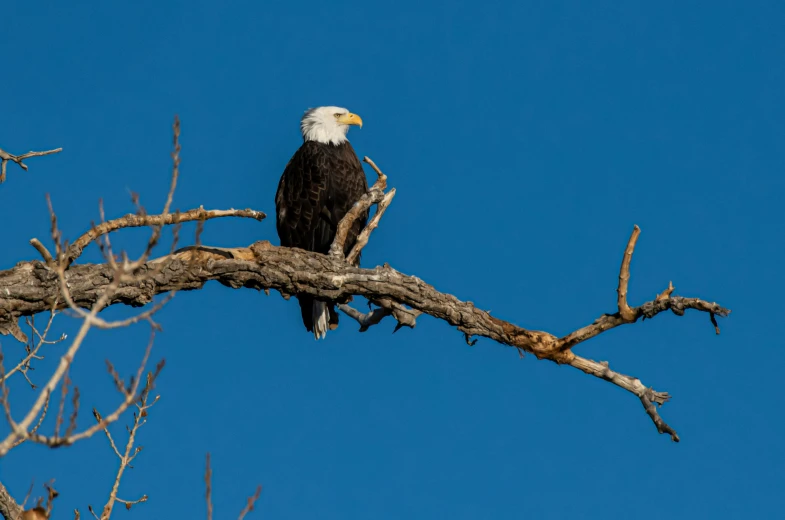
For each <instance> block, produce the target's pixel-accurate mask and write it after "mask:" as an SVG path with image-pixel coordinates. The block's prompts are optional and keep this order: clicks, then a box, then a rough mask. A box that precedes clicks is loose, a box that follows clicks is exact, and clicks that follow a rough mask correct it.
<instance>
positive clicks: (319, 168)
mask: <svg viewBox="0 0 785 520" xmlns="http://www.w3.org/2000/svg"><path fill="white" fill-rule="evenodd" d="M313 152H314V150H313V149H312V147H311V146H308V143H305V144H304V145H303V146H302V147H300V149H299V150H297V152H295V154H294V156H292V158H291V160H290V161H289V164H287V165H286V168H285V169H284V172H283V175H281V180H280V182H279V183H278V191H277V192H276V194H275V209H276V228H277V230H278V237H279V238H280V239H281V245H282V246H287V247H299V248H301V249H307V250H309V251H317V252H320V253H327V252H328V251H329V247H330V244H329V242H330V235H331V234H332V233H331V232H330V231H331V229H330V228H331V225H330V222H329V221H328V220H329V219H328V218H327V212H326V211H325V209H326V208H327V204H328V176H327V173H326V170H325V169H324V165H320V164H319V160H318V156H317V154H315V153H313ZM325 243H327V248H326V249H325V246H324V244H325Z"/></svg>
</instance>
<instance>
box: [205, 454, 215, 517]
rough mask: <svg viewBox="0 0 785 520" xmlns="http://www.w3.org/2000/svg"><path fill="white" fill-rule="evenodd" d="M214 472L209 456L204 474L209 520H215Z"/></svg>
mask: <svg viewBox="0 0 785 520" xmlns="http://www.w3.org/2000/svg"><path fill="white" fill-rule="evenodd" d="M212 477H213V470H212V469H211V468H210V454H209V453H208V454H207V469H205V472H204V485H205V493H204V496H205V499H206V500H207V520H213V500H212V493H213V484H212Z"/></svg>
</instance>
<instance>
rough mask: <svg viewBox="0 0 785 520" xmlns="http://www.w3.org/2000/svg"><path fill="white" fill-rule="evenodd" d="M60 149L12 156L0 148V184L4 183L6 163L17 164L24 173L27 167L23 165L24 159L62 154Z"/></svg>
mask: <svg viewBox="0 0 785 520" xmlns="http://www.w3.org/2000/svg"><path fill="white" fill-rule="evenodd" d="M62 151H63V149H62V148H55V149H54V150H46V151H45V152H27V153H23V154H22V155H14V154H10V153H8V152H6V151H5V150H3V149H2V148H0V184H2V183H3V182H5V174H6V166H7V165H8V161H13V162H15V163H16V164H18V165H19V166H20V167H21V168H22V169H23V170H24V171H27V165H26V164H25V163H23V162H22V161H24V160H25V159H28V158H30V157H41V156H43V155H51V154H53V153H58V152H62Z"/></svg>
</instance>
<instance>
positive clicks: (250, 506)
mask: <svg viewBox="0 0 785 520" xmlns="http://www.w3.org/2000/svg"><path fill="white" fill-rule="evenodd" d="M261 494H262V486H257V487H256V492H255V493H254V494H253V495H252V496H250V497H248V503H247V504H246V505H245V507H244V508H243V510H242V511H240V516H238V517H237V520H243V518H245V515H247V514H248V513H250V512H251V511H253V506H254V504H255V503H256V501H257V500H259V497H260V496H261Z"/></svg>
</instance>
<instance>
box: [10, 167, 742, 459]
mask: <svg viewBox="0 0 785 520" xmlns="http://www.w3.org/2000/svg"><path fill="white" fill-rule="evenodd" d="M385 182H386V181H385V178H384V176H383V174H382V175H380V180H379V181H377V184H381V185H382V187H383V186H384V185H385ZM375 186H376V185H375ZM374 200H378V201H381V200H383V195H382V191H380V190H378V189H372V190H370V191H369V192H368V194H366V196H365V197H364V199H363V203H362V204H359V203H358V204H357V205H356V206H354V208H353V209H352V211H354V212H355V213H357V212H360V211H362V210H363V208H367V207H368V206H370V204H373V201H374ZM358 208H359V209H358ZM355 210H356V211H355ZM349 224H350V218H349V216H347V218H346V219H344V220H342V221H341V224H340V226H339V227H340V229H342V230H343V232H342V233H343V235H345V234H346V228H347V226H348V225H349ZM639 232H640V230H639V228H637V226H636V228H635V230H634V231H633V235H632V237H631V238H630V241H629V243H628V245H627V248H626V250H625V257H624V260H623V262H622V268H621V272H620V276H619V282H620V283H619V288H618V291H619V300H618V301H617V304H618V306H619V309H620V310H619V312H617V313H615V314H605V315H603V316H601V317H600V318H599V319H597V320H596V321H595V322H594V323H592V324H591V325H588V326H586V327H583V328H581V329H578V330H576V331H574V332H572V333H570V334H568V335H566V336H564V337H562V338H558V337H556V336H554V335H552V334H550V333H548V332H544V331H533V330H527V329H523V328H521V327H518V326H516V325H514V324H512V323H509V322H505V321H502V320H499V319H496V318H494V317H492V316H491V315H490V314H489V313H488V312H486V311H483V310H480V309H477V308H476V307H475V306H474V305H473V304H472V303H471V302H464V301H461V300H458V299H457V298H455V297H454V296H452V295H450V294H446V293H441V292H439V291H437V290H436V289H435V288H434V287H432V286H430V285H428V284H427V283H425V282H424V281H422V280H420V279H419V278H417V277H414V276H407V275H404V274H402V273H399V272H398V271H396V270H395V269H393V268H391V267H390V266H388V265H386V264H385V265H384V266H382V267H376V268H374V269H360V268H357V267H354V266H352V265H350V264H349V263H347V262H346V261H345V260H344V259H343V258H341V257H340V255H321V254H318V253H313V252H307V251H303V250H299V249H289V248H283V247H274V246H272V245H271V244H270V243H269V242H266V241H263V242H257V243H255V244H253V245H252V246H249V247H247V248H210V247H189V248H184V249H181V250H179V251H178V252H176V253H175V254H173V255H167V256H165V257H162V258H158V259H155V260H151V261H148V262H146V263H141V264H138V266H137V267H138V269H137V270H136V271H135V272H134V276H133V277H127V278H123V279H118V278H117V277H116V273H115V270H116V268H113V267H112V266H111V265H110V264H100V265H75V266H72V267H71V268H70V269H68V270H67V271H64V272H58V273H52V272H51V271H50V270H48V269H47V268H46V266H45V265H44V264H42V263H41V262H37V261H32V262H26V263H21V264H18V265H17V266H15V267H14V268H12V269H10V270H8V271H0V332H3V333H8V331H10V330H12V329H13V325H14V324H15V323H16V321H17V320H18V319H19V317H21V316H29V315H32V314H36V313H38V312H43V311H44V310H49V308H47V307H46V305H47V302H49V305H51V302H53V301H55V300H56V299H57V301H61V300H65V302H64V303H61V304H58V305H57V308H63V307H64V306H65V305H68V306H72V307H73V308H85V309H87V308H89V309H93V312H90V313H89V315H90V319H92V320H93V322H95V314H94V312H95V310H96V304H97V303H101V306H100V307H103V306H108V305H113V304H118V303H122V304H126V305H132V306H140V305H146V304H148V303H149V302H151V301H152V299H153V298H154V297H155V296H156V295H158V294H161V293H166V292H171V291H180V290H194V289H200V288H201V287H202V286H203V285H204V284H205V283H206V282H207V281H210V280H216V281H218V282H220V283H222V284H224V285H226V286H229V287H232V288H241V287H247V288H255V289H258V290H270V289H273V290H277V291H279V292H280V293H281V294H282V295H283V296H284V297H288V296H290V295H295V294H307V295H311V296H315V297H319V298H323V299H330V300H334V301H338V302H347V301H349V299H351V298H352V297H353V296H362V297H365V298H366V299H368V300H369V301H370V302H373V303H375V304H376V305H378V306H380V307H381V309H382V310H379V311H372V312H371V313H369V314H368V315H364V314H362V313H360V312H359V311H355V310H353V309H351V308H349V307H344V311H345V312H347V313H348V314H349V315H350V316H352V317H353V318H354V319H356V320H357V321H358V322H359V323H360V325H361V329H363V330H364V329H366V328H367V327H368V326H371V325H373V324H375V323H378V322H379V321H381V319H382V318H384V317H385V316H386V315H393V316H394V317H395V318H396V319H397V320H398V322H399V323H398V327H396V329H397V328H399V327H400V326H402V325H408V326H414V324H415V318H416V316H417V315H418V314H420V313H425V314H428V315H430V316H433V317H435V318H437V319H441V320H444V321H446V322H447V323H449V324H451V325H453V326H455V327H456V328H458V329H459V330H460V331H461V332H463V333H464V334H465V335H466V336H468V337H472V336H477V337H486V338H489V339H492V340H494V341H496V342H499V343H501V344H504V345H509V346H511V347H514V348H516V349H517V351H518V352H519V353H523V352H529V353H532V354H534V355H535V356H536V357H537V358H538V359H547V360H550V361H554V362H556V363H559V364H567V365H571V366H573V367H575V368H579V369H580V370H582V371H584V372H586V373H589V374H592V375H594V376H595V377H600V378H602V379H605V380H609V381H611V382H613V383H614V384H617V385H618V386H620V387H622V388H624V389H626V390H628V391H630V392H632V393H634V394H635V395H636V396H638V397H639V398H642V399H643V398H645V399H649V401H648V402H649V403H651V402H658V400H659V399H660V397H658V396H661V395H667V394H659V393H653V394H649V393H648V392H644V391H643V390H641V388H642V386H639V385H638V384H637V383H635V384H634V383H632V382H631V381H637V380H636V379H635V378H631V377H630V376H624V375H622V374H618V373H616V372H613V376H610V375H609V374H610V372H608V369H607V367H603V366H602V365H598V364H596V362H591V361H589V360H583V358H580V357H578V356H576V355H575V354H573V352H572V351H571V349H572V348H573V347H574V346H576V345H577V344H579V343H581V342H583V341H586V340H588V339H590V338H592V337H594V336H597V335H598V334H601V333H602V332H605V331H607V330H609V329H611V328H614V327H617V326H619V325H622V324H626V323H632V322H635V321H637V320H638V319H639V318H641V317H642V318H653V317H654V316H656V315H657V314H659V313H661V312H663V311H666V310H671V311H672V312H673V313H674V314H677V315H683V314H684V312H685V310H687V309H694V310H698V311H702V312H706V313H708V314H709V315H710V317H714V316H727V315H728V313H729V312H730V311H729V310H728V309H725V308H723V307H721V306H720V305H717V304H716V303H709V302H706V301H704V300H700V299H697V298H685V297H682V296H676V295H674V294H673V291H672V288H671V287H672V284H671V286H670V287H669V288H668V289H667V290H665V291H663V293H661V294H660V295H658V296H657V298H656V299H655V300H653V301H650V302H647V303H644V304H643V305H641V306H639V307H634V308H631V307H629V305H628V304H627V303H626V295H627V294H626V293H627V283H628V281H629V263H630V258H631V256H632V252H633V250H634V246H635V241H636V240H637V237H638V234H639ZM340 235H341V233H337V234H336V241H335V243H334V244H333V246H334V247H335V246H336V245H339V244H341V241H340ZM338 251H342V249H341V248H340V247H339V248H338ZM58 278H59V280H58ZM58 282H59V283H58ZM108 288H111V289H112V290H107V289H108ZM4 293H5V294H4ZM63 293H65V294H64V296H63V297H62V298H60V297H59V296H58V295H60V294H63ZM407 307H409V308H407ZM50 308H51V307H50ZM622 313H624V314H625V315H626V317H623V316H622ZM87 321H89V320H87ZM715 321H716V320H715ZM592 363H595V365H592ZM609 378H610V379H609ZM620 382H621V384H620ZM652 392H653V391H652ZM663 402H664V400H663ZM660 404H661V403H660ZM651 410H652V409H649V408H648V407H647V413H649V415H650V416H651V417H652V420H653V421H654V423H655V424H656V425H657V428H658V430H660V431H662V432H666V433H671V435H672V438H674V440H675V439H676V437H675V434H673V432H672V430H670V429H669V427H668V426H667V425H666V424H665V423H662V422H661V420H659V419H658V416H657V415H656V414H654V413H652V411H651ZM655 411H656V410H655ZM25 427H26V426H25ZM0 453H1V451H0Z"/></svg>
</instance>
